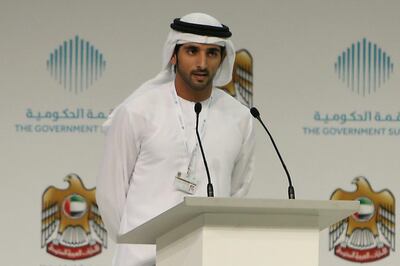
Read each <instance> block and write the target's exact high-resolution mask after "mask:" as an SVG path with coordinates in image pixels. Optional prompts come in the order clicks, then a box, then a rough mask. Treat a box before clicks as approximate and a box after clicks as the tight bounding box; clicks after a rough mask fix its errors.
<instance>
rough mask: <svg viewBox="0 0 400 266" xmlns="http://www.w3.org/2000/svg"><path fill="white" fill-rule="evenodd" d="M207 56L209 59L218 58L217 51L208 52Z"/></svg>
mask: <svg viewBox="0 0 400 266" xmlns="http://www.w3.org/2000/svg"><path fill="white" fill-rule="evenodd" d="M208 56H210V57H216V56H218V52H217V51H209V52H208Z"/></svg>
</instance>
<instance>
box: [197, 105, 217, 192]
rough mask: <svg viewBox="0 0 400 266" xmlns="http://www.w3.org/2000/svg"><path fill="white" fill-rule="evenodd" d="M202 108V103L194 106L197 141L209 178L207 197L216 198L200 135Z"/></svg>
mask: <svg viewBox="0 0 400 266" xmlns="http://www.w3.org/2000/svg"><path fill="white" fill-rule="evenodd" d="M201 107H202V106H201V103H199V102H197V103H196V104H195V105H194V111H195V112H196V136H197V140H198V142H199V146H200V151H201V155H202V156H203V162H204V166H205V167H206V172H207V178H208V184H207V196H208V197H214V188H213V185H212V184H211V177H210V171H209V170H208V165H207V160H206V156H205V155H204V150H203V145H201V140H200V134H199V114H200V112H201Z"/></svg>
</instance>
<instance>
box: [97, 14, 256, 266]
mask: <svg viewBox="0 0 400 266" xmlns="http://www.w3.org/2000/svg"><path fill="white" fill-rule="evenodd" d="M171 28H172V30H171V31H170V33H169V36H168V39H167V42H166V44H165V46H164V54H163V56H164V59H163V69H162V71H161V73H160V74H159V75H157V76H156V77H155V78H154V79H152V80H150V81H148V82H146V83H144V84H143V85H142V86H141V87H140V88H138V89H137V90H136V91H135V92H134V93H133V94H132V95H131V96H130V97H128V99H127V100H125V101H124V102H123V103H122V104H121V105H120V106H118V107H117V108H116V109H115V110H114V112H113V113H112V114H111V115H110V117H109V119H108V121H107V122H106V125H105V126H106V127H107V130H106V144H105V153H104V158H103V164H102V168H101V171H100V175H99V177H98V183H97V202H98V204H99V207H100V210H101V214H102V217H103V220H104V222H105V224H106V227H107V229H108V232H109V235H110V236H111V238H113V239H114V240H115V239H116V237H117V235H118V234H123V233H126V232H128V231H130V230H132V229H133V228H135V227H137V226H139V225H141V224H143V223H145V222H146V221H148V220H149V219H151V218H153V217H155V216H157V215H158V214H160V213H161V212H164V211H166V210H167V209H169V208H171V207H173V206H175V205H176V204H178V203H180V202H181V201H182V200H183V198H184V197H185V196H189V195H194V196H207V192H206V187H207V176H206V171H205V168H204V165H203V163H202V157H201V153H200V151H199V147H198V143H197V140H196V133H195V121H196V115H195V112H194V109H193V107H194V104H195V102H201V103H202V105H203V110H202V111H201V113H200V120H199V121H200V122H199V131H200V135H201V138H202V142H203V147H204V150H205V153H206V155H207V160H208V164H209V168H210V174H211V181H212V183H213V186H214V193H215V196H216V197H230V196H243V195H245V194H246V193H247V190H248V188H249V185H250V181H251V174H252V170H253V161H254V158H253V150H254V136H253V124H252V119H251V116H250V114H249V110H248V109H247V108H246V107H245V106H243V105H242V104H240V103H239V102H238V101H236V100H235V99H234V98H233V97H231V96H229V95H228V94H226V93H225V92H223V91H221V90H219V89H216V88H214V86H222V85H225V84H226V83H228V82H229V81H230V79H231V76H232V68H233V63H234V57H235V50H234V48H233V45H232V43H231V41H230V40H229V39H228V37H230V35H231V33H230V31H229V28H228V27H226V26H224V25H222V24H221V23H219V22H218V21H217V20H216V19H215V18H213V17H211V16H209V15H206V14H201V13H192V14H189V15H186V16H184V17H182V18H181V19H175V20H174V22H173V23H172V24H171ZM188 184H192V186H188ZM154 264H155V247H154V246H151V245H118V246H117V250H116V254H115V256H114V260H113V265H117V266H125V265H126V266H128V265H129V266H139V265H140V266H142V265H154Z"/></svg>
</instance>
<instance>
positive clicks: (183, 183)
mask: <svg viewBox="0 0 400 266" xmlns="http://www.w3.org/2000/svg"><path fill="white" fill-rule="evenodd" d="M174 186H175V188H176V189H177V190H180V191H183V192H185V193H188V194H191V195H193V194H194V193H195V192H196V190H197V183H196V182H195V179H193V178H191V177H190V176H187V175H183V174H182V173H181V172H178V173H177V175H176V176H175V181H174Z"/></svg>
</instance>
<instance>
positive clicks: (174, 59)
mask: <svg viewBox="0 0 400 266" xmlns="http://www.w3.org/2000/svg"><path fill="white" fill-rule="evenodd" d="M169 62H170V63H171V65H176V53H174V54H173V55H172V57H171V59H170V60H169Z"/></svg>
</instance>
